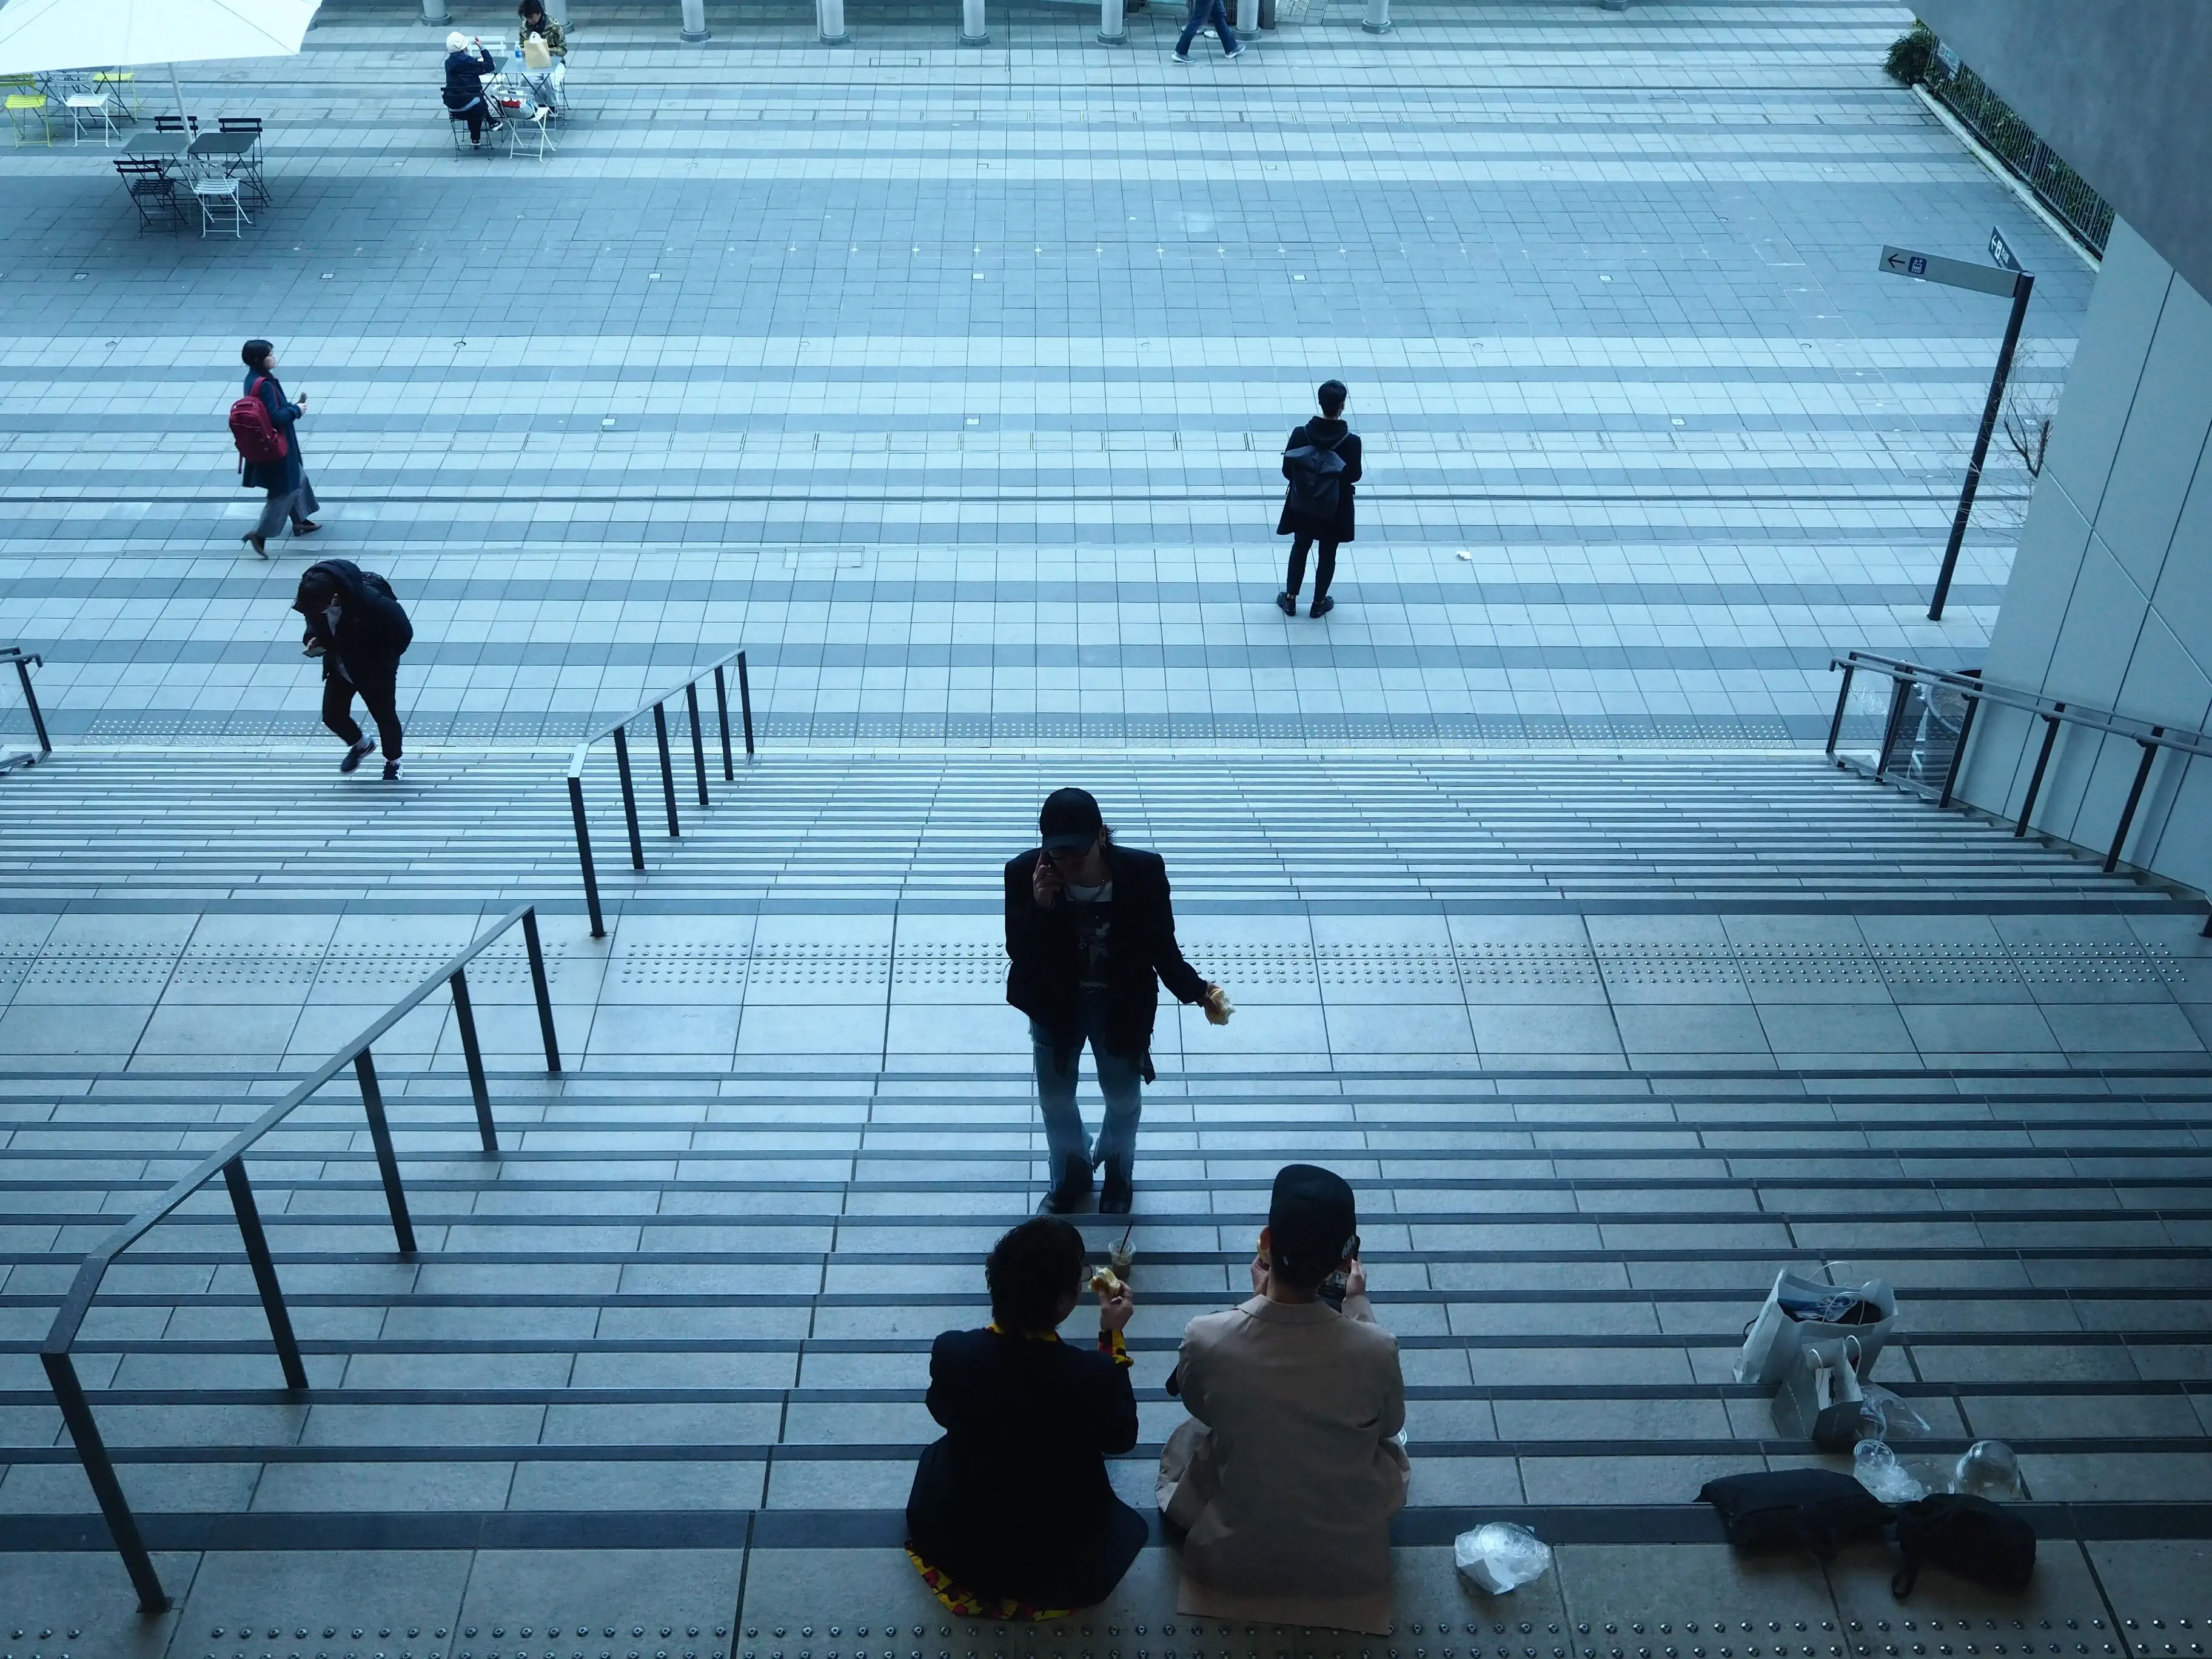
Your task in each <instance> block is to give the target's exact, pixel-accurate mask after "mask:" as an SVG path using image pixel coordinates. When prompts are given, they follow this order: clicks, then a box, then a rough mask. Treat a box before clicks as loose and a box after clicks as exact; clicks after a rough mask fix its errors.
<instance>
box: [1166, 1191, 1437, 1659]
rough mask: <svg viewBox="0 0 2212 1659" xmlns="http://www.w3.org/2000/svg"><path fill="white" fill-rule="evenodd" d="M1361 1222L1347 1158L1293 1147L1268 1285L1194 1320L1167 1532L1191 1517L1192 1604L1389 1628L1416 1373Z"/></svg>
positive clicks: (1284, 1620)
mask: <svg viewBox="0 0 2212 1659" xmlns="http://www.w3.org/2000/svg"><path fill="white" fill-rule="evenodd" d="M1357 1226H1358V1215H1357V1213H1356V1212H1355V1211H1354V1209H1353V1206H1352V1188H1351V1187H1350V1186H1349V1185H1347V1184H1346V1182H1345V1180H1344V1178H1343V1177H1342V1176H1338V1175H1336V1174H1334V1172H1332V1171H1330V1170H1323V1169H1319V1168H1316V1166H1315V1165H1313V1164H1288V1165H1285V1167H1284V1168H1283V1169H1282V1170H1279V1171H1278V1172H1277V1174H1276V1176H1275V1188H1274V1193H1273V1197H1272V1199H1271V1200H1270V1201H1269V1203H1268V1206H1267V1229H1266V1231H1263V1232H1262V1233H1261V1235H1260V1254H1259V1256H1258V1258H1257V1259H1256V1260H1255V1261H1254V1262H1253V1263H1252V1288H1253V1290H1254V1291H1255V1295H1254V1296H1253V1297H1252V1299H1251V1300H1250V1301H1249V1302H1247V1303H1244V1304H1243V1305H1242V1306H1240V1307H1236V1308H1231V1309H1230V1310H1228V1311H1227V1312H1225V1313H1215V1314H1201V1315H1200V1316H1199V1317H1198V1318H1196V1319H1194V1320H1192V1321H1191V1322H1190V1324H1189V1326H1188V1328H1186V1329H1185V1330H1184V1332H1183V1335H1182V1358H1181V1360H1180V1361H1179V1362H1178V1363H1177V1364H1176V1372H1175V1377H1174V1379H1173V1380H1172V1382H1171V1383H1170V1390H1171V1391H1172V1390H1173V1389H1175V1388H1176V1387H1179V1388H1180V1389H1181V1392H1182V1403H1183V1405H1184V1407H1186V1408H1187V1409H1188V1411H1189V1413H1190V1414H1191V1417H1192V1419H1194V1420H1193V1421H1191V1422H1188V1423H1184V1424H1182V1425H1178V1426H1177V1428H1176V1431H1175V1432H1174V1433H1173V1434H1171V1435H1170V1436H1169V1437H1168V1442H1167V1444H1166V1445H1165V1446H1164V1448H1162V1449H1161V1452H1160V1477H1159V1487H1158V1494H1159V1506H1160V1513H1161V1514H1162V1515H1163V1516H1164V1517H1165V1518H1166V1520H1167V1522H1168V1525H1169V1528H1170V1535H1171V1536H1172V1535H1173V1532H1174V1530H1175V1529H1177V1528H1180V1529H1182V1531H1183V1533H1184V1534H1185V1535H1184V1538H1183V1543H1182V1585H1181V1588H1180V1589H1179V1590H1178V1592H1177V1595H1176V1607H1177V1609H1178V1610H1179V1611H1181V1612H1183V1613H1195V1614H1198V1615H1199V1616H1200V1617H1202V1618H1216V1619H1255V1620H1267V1621H1268V1622H1269V1623H1271V1624H1280V1625H1323V1626H1330V1627H1331V1628H1334V1629H1337V1630H1357V1631H1366V1632H1371V1633H1372V1634H1374V1635H1377V1636H1381V1635H1386V1634H1388V1633H1389V1630H1390V1627H1391V1626H1390V1517H1391V1516H1394V1515H1395V1514H1396V1513H1397V1512H1398V1511H1399V1510H1401V1509H1402V1508H1403V1507H1404V1506H1405V1503H1406V1487H1407V1477H1408V1475H1409V1474H1410V1468H1409V1466H1408V1465H1407V1461H1406V1451H1405V1448H1404V1447H1403V1446H1402V1445H1401V1443H1399V1441H1398V1438H1397V1437H1398V1434H1399V1431H1401V1430H1402V1429H1403V1428H1404V1427H1405V1425H1406V1383H1405V1378H1404V1376H1402V1375H1401V1373H1400V1371H1399V1369H1398V1341H1397V1339H1396V1338H1395V1337H1394V1336H1392V1335H1391V1334H1390V1333H1389V1332H1388V1331H1386V1330H1384V1329H1383V1328H1382V1327H1381V1326H1380V1325H1378V1324H1376V1322H1375V1310H1374V1308H1373V1306H1372V1305H1371V1304H1370V1303H1369V1302H1368V1300H1367V1275H1366V1273H1365V1272H1364V1269H1362V1267H1360V1265H1359V1236H1358V1233H1357V1232H1356V1231H1354V1229H1355V1228H1356V1227H1357ZM1339 1274H1341V1275H1342V1276H1343V1277H1342V1279H1341V1281H1339V1280H1338V1279H1337V1278H1336V1275H1339ZM1339 1283H1341V1285H1342V1311H1339V1310H1338V1309H1337V1308H1336V1307H1334V1306H1332V1305H1331V1302H1332V1301H1333V1300H1334V1292H1335V1291H1336V1288H1337V1285H1338V1284H1339Z"/></svg>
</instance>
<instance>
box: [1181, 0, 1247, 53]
mask: <svg viewBox="0 0 2212 1659" xmlns="http://www.w3.org/2000/svg"><path fill="white" fill-rule="evenodd" d="M1208 23H1211V24H1212V25H1213V28H1214V32H1215V33H1218V34H1219V35H1220V37H1221V50H1222V51H1223V52H1234V51H1236V50H1237V32H1236V31H1235V30H1234V29H1232V28H1231V27H1229V14H1228V13H1227V12H1226V11H1224V10H1223V9H1222V7H1221V0H1190V21H1189V22H1188V23H1186V24H1184V25H1183V30H1182V39H1181V40H1177V41H1176V56H1177V57H1179V58H1188V56H1189V55H1190V43H1191V41H1192V40H1194V39H1195V38H1196V37H1197V34H1198V32H1199V31H1200V29H1202V28H1204V27H1206V25H1207V24H1208Z"/></svg>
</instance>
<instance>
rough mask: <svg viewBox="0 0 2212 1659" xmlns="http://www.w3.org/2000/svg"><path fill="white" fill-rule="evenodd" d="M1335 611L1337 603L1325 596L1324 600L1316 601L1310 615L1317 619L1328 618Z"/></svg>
mask: <svg viewBox="0 0 2212 1659" xmlns="http://www.w3.org/2000/svg"><path fill="white" fill-rule="evenodd" d="M1335 609H1336V601H1335V600H1334V599H1330V598H1328V596H1327V595H1323V596H1322V598H1320V599H1316V600H1315V601H1314V604H1313V610H1312V611H1310V612H1309V613H1308V614H1309V615H1311V616H1316V617H1326V616H1327V615H1328V613H1329V612H1330V611H1334V610H1335Z"/></svg>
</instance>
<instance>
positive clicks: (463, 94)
mask: <svg viewBox="0 0 2212 1659" xmlns="http://www.w3.org/2000/svg"><path fill="white" fill-rule="evenodd" d="M498 73H499V65H498V64H495V63H493V62H492V61H491V53H489V52H486V51H484V50H483V49H482V48H478V49H477V52H475V53H474V54H473V55H471V53H468V52H447V54H446V91H445V94H444V95H445V100H446V107H447V109H450V110H464V109H466V108H467V107H468V106H470V105H471V104H473V103H474V102H476V100H477V99H479V98H481V97H483V83H484V76H487V75H496V74H498Z"/></svg>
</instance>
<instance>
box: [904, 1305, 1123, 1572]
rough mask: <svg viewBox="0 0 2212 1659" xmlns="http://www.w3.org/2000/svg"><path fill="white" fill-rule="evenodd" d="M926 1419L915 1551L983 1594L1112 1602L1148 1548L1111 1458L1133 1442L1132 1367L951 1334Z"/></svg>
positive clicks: (912, 1515)
mask: <svg viewBox="0 0 2212 1659" xmlns="http://www.w3.org/2000/svg"><path fill="white" fill-rule="evenodd" d="M929 1414H930V1415H931V1416H932V1417H933V1418H935V1419H937V1420H938V1422H939V1423H940V1424H942V1425H944V1428H945V1437H944V1438H943V1439H941V1440H939V1441H938V1442H937V1443H935V1444H934V1445H933V1446H931V1447H930V1448H929V1449H928V1450H927V1451H925V1452H924V1453H922V1455H921V1466H920V1467H919V1468H916V1469H915V1474H914V1491H913V1493H912V1495H911V1496H909V1497H908V1499H907V1504H906V1530H907V1541H908V1545H909V1546H910V1547H912V1548H913V1550H914V1551H915V1553H916V1554H918V1555H920V1556H921V1558H922V1559H924V1560H926V1561H927V1562H928V1563H929V1564H930V1565H932V1566H934V1567H938V1568H940V1569H942V1570H943V1571H945V1572H948V1573H950V1574H951V1576H952V1577H953V1578H954V1580H955V1581H956V1582H957V1583H959V1584H961V1585H962V1586H963V1587H964V1588H966V1589H970V1590H973V1591H975V1593H976V1594H978V1595H1009V1596H1012V1597H1014V1598H1016V1599H1017V1600H1019V1601H1028V1602H1030V1603H1032V1604H1034V1605H1036V1606H1038V1607H1089V1606H1090V1605H1091V1603H1092V1602H1094V1601H1103V1600H1104V1599H1105V1597H1106V1596H1107V1595H1108V1594H1109V1592H1111V1591H1112V1589H1113V1588H1114V1586H1115V1585H1116V1584H1118V1583H1121V1575H1122V1574H1123V1573H1125V1572H1127V1571H1128V1570H1129V1564H1130V1563H1131V1562H1132V1561H1134V1560H1135V1559H1137V1552H1138V1551H1139V1550H1140V1549H1142V1548H1143V1547H1144V1545H1145V1538H1146V1527H1145V1522H1144V1519H1143V1517H1142V1516H1139V1515H1138V1513H1137V1512H1136V1511H1135V1510H1133V1509H1131V1508H1130V1507H1129V1506H1128V1505H1127V1504H1124V1503H1123V1502H1121V1499H1120V1498H1116V1497H1115V1495H1114V1488H1113V1486H1112V1485H1111V1484H1110V1483H1109V1481H1108V1480H1107V1478H1106V1457H1107V1455H1108V1454H1109V1453H1115V1452H1125V1451H1127V1450H1128V1449H1129V1448H1130V1447H1132V1446H1133V1445H1135V1444H1136V1443H1137V1396H1136V1394H1135V1392H1134V1391H1133V1389H1131V1388H1130V1386H1129V1371H1128V1368H1127V1366H1125V1365H1117V1364H1115V1363H1114V1362H1113V1360H1112V1359H1111V1358H1109V1357H1108V1356H1107V1355H1105V1354H1103V1353H1102V1352H1098V1351H1097V1350H1096V1349H1085V1348H1078V1347H1072V1346H1069V1345H1068V1344H1066V1343H1065V1342H1061V1341H1060V1340H1057V1339H1054V1340H1050V1341H1041V1340H1036V1339H1034V1338H1030V1337H1024V1336H1000V1335H999V1334H996V1333H994V1332H992V1331H988V1330H981V1331H947V1332H945V1334H944V1335H942V1336H940V1337H939V1338H938V1339H937V1343H936V1346H934V1347H933V1348H932V1349H931V1350H930V1355H929Z"/></svg>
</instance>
